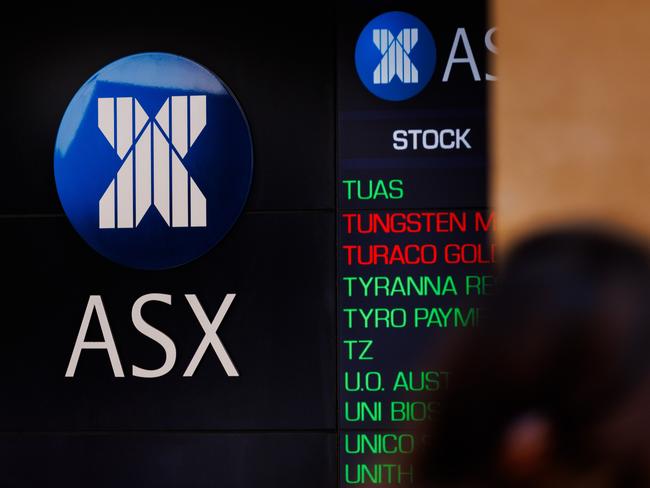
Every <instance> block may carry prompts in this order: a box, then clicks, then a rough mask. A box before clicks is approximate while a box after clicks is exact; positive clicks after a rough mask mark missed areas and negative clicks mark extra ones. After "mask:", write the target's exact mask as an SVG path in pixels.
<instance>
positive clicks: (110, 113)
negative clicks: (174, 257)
mask: <svg viewBox="0 0 650 488" xmlns="http://www.w3.org/2000/svg"><path fill="white" fill-rule="evenodd" d="M205 125H206V97H205V95H192V96H173V97H169V98H167V100H165V103H163V105H162V107H161V108H160V110H159V111H158V113H157V114H156V116H155V118H154V119H150V118H149V116H148V115H147V114H146V113H145V111H144V109H143V108H142V106H141V105H140V103H139V102H138V100H136V99H135V98H132V97H117V98H98V99H97V126H98V127H99V129H100V130H101V132H102V134H104V137H106V139H107V140H108V142H109V143H110V145H111V146H112V147H113V148H115V150H116V152H117V155H118V156H119V158H120V160H121V161H122V166H121V167H120V169H119V170H118V172H117V176H116V177H115V178H113V180H112V181H111V183H110V185H108V188H107V189H106V191H105V192H104V194H103V196H102V197H101V199H100V200H99V228H100V229H114V228H120V229H122V228H127V229H128V228H134V227H137V225H138V224H139V223H140V221H141V220H142V218H143V217H144V215H145V213H146V212H147V210H148V209H149V207H151V205H152V202H153V206H155V207H156V209H157V210H158V212H159V213H160V215H161V216H162V218H163V219H164V220H165V222H166V223H167V225H168V226H171V227H206V226H207V209H206V199H205V196H204V195H203V193H202V192H201V190H200V189H199V187H198V186H197V185H196V183H195V182H194V180H193V179H192V177H190V176H189V175H188V172H187V169H186V168H185V166H184V165H183V163H182V160H183V158H184V157H185V155H186V154H187V151H188V150H189V148H190V147H192V145H193V144H194V142H195V141H196V139H197V137H198V136H199V134H200V133H201V131H202V130H203V128H204V127H205Z"/></svg>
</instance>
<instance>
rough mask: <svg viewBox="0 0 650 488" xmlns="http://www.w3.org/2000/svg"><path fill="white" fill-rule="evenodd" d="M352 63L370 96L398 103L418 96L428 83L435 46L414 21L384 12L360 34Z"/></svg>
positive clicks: (420, 26) (400, 15) (403, 16)
mask: <svg viewBox="0 0 650 488" xmlns="http://www.w3.org/2000/svg"><path fill="white" fill-rule="evenodd" d="M354 60H355V64H356V67H357V73H358V75H359V78H360V79H361V81H362V82H363V84H364V85H365V86H366V88H367V89H368V90H369V91H370V92H371V93H372V94H374V95H375V96H377V97H379V98H382V99H384V100H392V101H401V100H406V99H408V98H411V97H414V96H415V95H417V94H418V93H420V91H422V89H423V88H424V87H425V86H426V85H427V83H429V80H431V76H432V75H433V70H434V68H435V66H436V44H435V42H434V41H433V37H432V36H431V32H429V29H427V26H426V25H424V23H423V22H422V21H421V20H420V19H418V18H417V17H415V16H413V15H411V14H407V13H405V12H387V13H385V14H382V15H380V16H378V17H375V18H374V19H372V20H371V21H370V22H369V23H368V25H366V26H365V27H364V29H363V31H361V35H360V36H359V39H358V40H357V47H356V49H355V53H354Z"/></svg>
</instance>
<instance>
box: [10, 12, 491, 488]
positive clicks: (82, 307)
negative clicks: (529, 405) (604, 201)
mask: <svg viewBox="0 0 650 488" xmlns="http://www.w3.org/2000/svg"><path fill="white" fill-rule="evenodd" d="M287 8H288V7H287ZM292 8H293V7H292ZM296 9H297V10H296V11H295V12H294V14H295V15H293V14H292V15H291V16H287V15H285V13H283V12H281V11H279V10H278V9H277V8H274V7H272V6H269V5H266V6H263V7H258V6H245V5H241V6H233V7H231V8H224V9H223V10H221V11H220V14H219V15H217V16H214V17H211V16H207V15H203V14H201V13H200V12H195V11H193V10H191V9H190V10H187V11H185V10H184V11H183V12H178V13H174V14H172V13H171V12H167V11H165V10H164V9H163V10H160V9H158V10H156V11H155V12H149V13H148V14H146V15H145V14H139V13H135V12H134V13H133V15H132V16H130V17H129V18H128V19H127V18H126V17H124V16H120V15H117V13H107V14H106V15H105V16H103V17H102V18H99V19H96V21H93V22H90V20H88V22H81V23H80V22H73V21H72V20H71V19H70V18H68V17H67V16H66V15H65V14H64V13H62V12H60V11H59V12H56V13H53V14H52V17H51V18H50V19H49V20H48V21H47V22H46V21H45V20H44V19H40V20H39V21H38V22H36V21H35V20H34V19H33V16H32V15H30V14H28V13H25V14H24V15H23V16H22V17H21V18H20V19H19V20H18V21H17V22H18V23H19V24H20V25H21V26H22V32H23V36H22V37H21V38H20V39H18V40H17V41H16V40H15V45H16V49H15V50H13V51H12V52H11V53H9V54H7V57H6V59H5V64H6V66H7V67H8V70H7V72H6V74H5V76H4V78H3V88H5V92H7V93H8V92H9V90H11V92H12V93H14V96H12V97H10V98H9V99H8V100H7V102H6V106H5V110H4V111H3V115H2V117H4V120H3V127H6V132H7V136H8V137H7V140H6V146H5V156H6V157H7V158H8V160H11V161H12V164H11V165H8V166H7V173H6V174H5V178H3V179H2V181H0V232H2V236H3V243H2V249H3V251H4V254H5V255H6V256H8V257H10V259H7V260H6V262H5V265H4V268H3V276H4V278H5V282H6V283H7V284H8V288H7V291H6V293H5V294H4V295H3V297H2V308H3V310H4V312H5V325H4V330H3V344H4V346H3V354H2V355H1V356H0V365H1V366H2V368H3V371H4V372H5V374H4V375H3V377H2V379H1V380H0V388H1V391H2V394H3V401H2V403H1V404H0V458H1V459H2V460H1V461H0V465H2V469H1V472H0V485H2V486H34V485H41V484H45V483H49V484H51V485H55V486H64V485H66V486H81V485H83V486H89V485H92V486H201V487H203V486H232V487H257V486H279V487H280V486H281V487H290V486H312V487H318V486H322V487H331V488H332V487H337V486H338V487H349V486H393V485H395V486H397V485H399V486H415V487H417V486H418V483H419V482H420V481H421V477H420V475H419V473H418V468H417V466H416V464H415V463H414V462H413V459H414V457H415V456H416V455H417V453H418V452H420V451H421V450H423V449H426V447H427V443H428V442H429V439H428V438H427V434H426V427H425V426H426V425H427V423H428V422H429V421H430V420H431V419H432V418H434V417H435V415H436V412H437V411H438V409H439V406H440V401H441V400H440V398H439V397H440V395H441V394H443V393H444V392H445V391H446V389H447V388H448V387H449V385H450V384H453V381H454V372H453V371H450V370H447V369H445V366H443V363H442V361H440V358H439V356H438V355H439V352H440V351H439V345H440V342H441V340H442V339H443V338H445V337H446V336H447V335H449V334H451V333H461V334H472V331H474V330H475V329H476V328H477V327H479V326H480V324H481V321H482V317H483V316H484V314H485V313H486V311H485V310H484V309H483V307H482V305H481V303H482V299H483V297H484V296H485V295H488V294H489V293H490V292H491V290H492V287H493V286H494V276H493V274H494V273H493V267H494V262H495V254H496V251H495V249H494V245H493V244H492V243H491V240H490V233H491V231H492V230H493V228H494V225H495V219H494V215H493V213H492V212H491V211H490V209H489V208H488V202H487V172H488V168H489V164H488V145H487V132H488V127H487V96H486V94H487V90H488V86H489V84H490V83H492V82H494V81H495V79H496V77H495V75H494V73H491V72H490V63H489V61H490V59H491V58H492V57H493V56H495V55H496V53H497V47H496V29H495V28H494V27H493V26H491V25H490V24H489V22H488V20H487V19H486V6H485V4H484V3H483V2H469V1H468V2H453V3H452V2H449V3H447V4H444V5H443V4H436V5H432V4H429V3H426V2H364V1H358V2H357V1H355V2H340V3H338V4H337V5H336V6H334V5H331V6H330V5H327V6H325V5H320V6H317V7H316V6H311V5H307V4H305V5H303V6H300V7H296ZM295 19H300V20H299V21H297V20H295ZM30 60H31V61H30ZM33 60H38V62H33Z"/></svg>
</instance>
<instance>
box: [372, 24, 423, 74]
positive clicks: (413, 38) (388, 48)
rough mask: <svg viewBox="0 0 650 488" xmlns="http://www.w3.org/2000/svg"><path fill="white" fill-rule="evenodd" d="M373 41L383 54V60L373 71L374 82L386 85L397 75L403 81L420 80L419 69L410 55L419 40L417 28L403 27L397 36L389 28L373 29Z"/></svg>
mask: <svg viewBox="0 0 650 488" xmlns="http://www.w3.org/2000/svg"><path fill="white" fill-rule="evenodd" d="M372 42H373V43H374V44H375V46H376V47H377V49H379V52H380V53H381V54H382V57H381V61H379V64H377V67H376V68H375V70H374V71H373V76H372V82H373V84H375V85H386V84H388V83H390V82H391V81H392V80H393V78H394V77H395V76H397V78H398V79H399V80H400V81H401V82H402V83H417V82H418V69H417V68H416V66H415V65H414V64H413V62H412V61H411V58H410V57H409V54H411V50H412V49H413V47H414V46H415V45H416V44H417V42H418V30H417V29H413V28H411V29H409V28H407V29H402V30H401V31H400V33H399V34H398V35H397V37H394V36H393V34H392V33H391V31H389V30H388V29H373V30H372Z"/></svg>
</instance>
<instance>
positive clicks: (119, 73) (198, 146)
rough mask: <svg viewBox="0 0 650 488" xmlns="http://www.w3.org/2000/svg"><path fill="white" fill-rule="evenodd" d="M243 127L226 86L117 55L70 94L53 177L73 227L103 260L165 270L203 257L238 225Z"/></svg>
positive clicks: (166, 58) (243, 180) (202, 73)
mask: <svg viewBox="0 0 650 488" xmlns="http://www.w3.org/2000/svg"><path fill="white" fill-rule="evenodd" d="M252 172H253V154H252V142H251V135H250V131H249V128H248V123H247V122H246V118H245V116H244V113H243V112H242V109H241V107H240V106H239V104H238V102H237V100H236V99H235V97H234V96H233V94H232V93H231V92H230V91H229V89H228V88H227V87H226V85H225V84H224V83H223V82H222V81H221V80H220V79H219V78H217V77H216V76H215V75H214V74H212V73H211V72H210V71H208V70H207V69H206V68H204V67H203V66H201V65H199V64H197V63H195V62H193V61H190V60H189V59H186V58H183V57H180V56H175V55H172V54H165V53H143V54H136V55H133V56H128V57H126V58H122V59H120V60H118V61H115V62H114V63H111V64H109V65H108V66H106V67H104V68H103V69H101V70H100V71H99V72H97V73H96V74H94V75H93V76H92V77H91V78H90V79H89V80H88V81H87V82H86V83H84V85H83V86H82V87H81V88H80V89H79V91H78V92H77V93H76V94H75V96H74V98H73V99H72V101H71V102H70V104H69V105H68V108H67V110H66V111H65V114H64V115H63V120H62V121H61V125H60V127H59V132H58V134H57V138H56V146H55V149H54V176H55V179H56V186H57V190H58V192H59V198H60V199H61V204H62V205H63V209H64V210H65V213H66V215H67V216H68V218H69V219H70V222H72V225H73V226H74V228H75V229H76V230H77V232H79V234H80V235H81V236H82V237H83V238H84V240H85V241H86V242H87V243H88V244H89V245H90V246H91V247H92V248H93V249H95V250H96V251H97V252H98V253H100V254H102V255H104V256H106V257H107V258H109V259H111V260H113V261H115V262H117V263H120V264H123V265H125V266H129V267H132V268H140V269H165V268H171V267H174V266H179V265H182V264H185V263H187V262H189V261H192V260H193V259H196V258H198V257H199V256H201V255H203V254H204V253H206V252H207V251H208V250H210V249H211V248H212V247H213V246H214V245H216V244H217V243H218V242H219V241H220V240H221V239H222V238H223V237H224V236H225V235H226V233H227V232H228V231H229V230H230V228H231V227H232V226H233V224H234V223H235V221H236V220H237V218H238V217H239V215H240V213H241V211H242V209H243V207H244V204H245V202H246V199H247V197H248V191H249V189H250V185H251V179H252Z"/></svg>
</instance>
